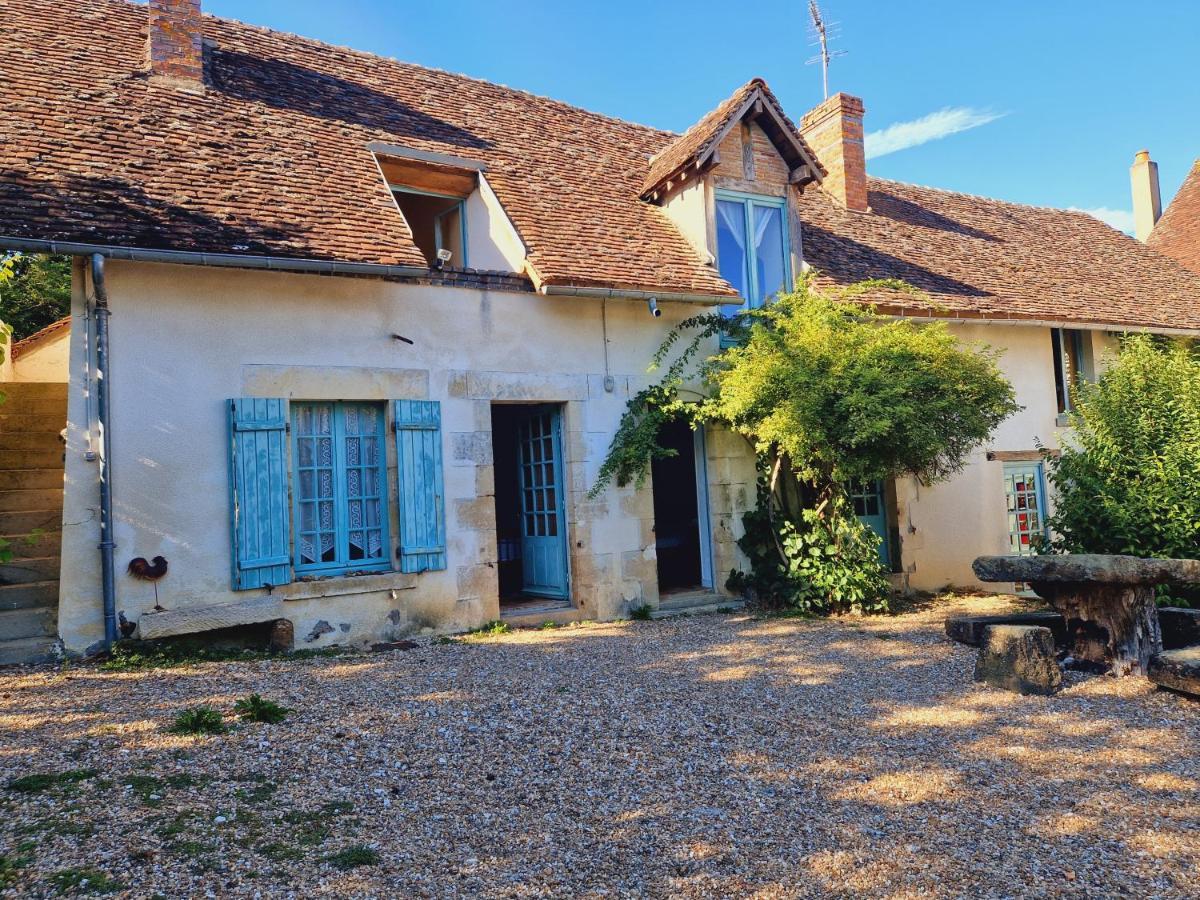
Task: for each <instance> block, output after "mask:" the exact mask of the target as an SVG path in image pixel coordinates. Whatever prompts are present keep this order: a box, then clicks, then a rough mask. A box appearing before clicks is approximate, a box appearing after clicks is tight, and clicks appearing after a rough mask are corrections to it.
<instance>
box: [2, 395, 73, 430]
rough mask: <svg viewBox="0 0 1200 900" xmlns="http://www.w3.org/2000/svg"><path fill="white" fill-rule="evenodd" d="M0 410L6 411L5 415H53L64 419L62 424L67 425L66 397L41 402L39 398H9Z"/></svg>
mask: <svg viewBox="0 0 1200 900" xmlns="http://www.w3.org/2000/svg"><path fill="white" fill-rule="evenodd" d="M0 409H4V414H5V415H53V416H56V418H59V419H62V424H64V425H65V424H66V418H67V400H66V397H62V398H61V400H41V398H38V397H7V398H6V400H5V402H4V403H2V404H0Z"/></svg>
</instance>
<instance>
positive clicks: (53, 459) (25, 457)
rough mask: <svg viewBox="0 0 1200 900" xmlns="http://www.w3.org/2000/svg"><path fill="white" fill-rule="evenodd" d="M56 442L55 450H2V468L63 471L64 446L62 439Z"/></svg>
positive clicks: (9, 470)
mask: <svg viewBox="0 0 1200 900" xmlns="http://www.w3.org/2000/svg"><path fill="white" fill-rule="evenodd" d="M55 443H56V445H57V446H55V448H54V449H53V450H0V470H2V471H5V472H14V471H19V470H21V469H57V470H58V471H59V472H60V473H61V472H62V470H63V461H64V460H63V454H64V447H63V443H62V441H59V440H57V439H56V440H55Z"/></svg>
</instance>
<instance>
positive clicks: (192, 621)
mask: <svg viewBox="0 0 1200 900" xmlns="http://www.w3.org/2000/svg"><path fill="white" fill-rule="evenodd" d="M283 618H285V616H284V612H283V602H282V601H281V600H279V599H278V598H277V597H270V596H267V597H252V598H250V599H249V600H243V601H241V602H238V603H220V604H214V605H212V606H185V607H182V608H180V609H164V610H162V611H161V612H147V613H142V616H141V618H140V619H138V637H140V638H141V639H142V640H145V641H152V640H158V639H159V638H165V637H175V636H177V635H183V634H198V633H200V632H204V631H218V630H220V629H223V628H234V627H236V626H238V625H263V624H266V623H267V622H274V621H277V620H279V619H283Z"/></svg>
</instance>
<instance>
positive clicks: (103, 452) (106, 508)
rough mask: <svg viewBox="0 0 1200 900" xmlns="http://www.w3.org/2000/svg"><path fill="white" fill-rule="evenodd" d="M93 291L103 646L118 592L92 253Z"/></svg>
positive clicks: (98, 283) (101, 298) (108, 641)
mask: <svg viewBox="0 0 1200 900" xmlns="http://www.w3.org/2000/svg"><path fill="white" fill-rule="evenodd" d="M92 290H93V291H94V292H95V294H96V306H95V312H94V315H95V317H96V419H97V426H98V427H99V429H100V544H99V548H100V581H101V590H102V591H103V597H104V646H105V648H106V649H111V648H112V645H113V642H114V641H116V639H117V591H116V585H115V582H114V578H113V549H114V548H115V547H116V544H115V543H113V521H112V469H111V468H110V464H109V449H110V440H109V412H110V404H109V396H108V387H109V377H108V375H109V371H108V317H109V316H110V315H112V312H111V311H110V310H109V308H108V289H107V287H106V286H105V284H104V254H102V253H93V254H92Z"/></svg>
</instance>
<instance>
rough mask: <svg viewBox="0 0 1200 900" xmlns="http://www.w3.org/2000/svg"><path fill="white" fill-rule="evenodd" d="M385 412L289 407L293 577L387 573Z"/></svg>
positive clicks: (351, 406) (340, 406) (359, 406)
mask: <svg viewBox="0 0 1200 900" xmlns="http://www.w3.org/2000/svg"><path fill="white" fill-rule="evenodd" d="M383 420H384V412H383V406H382V405H380V404H375V403H341V402H338V403H293V404H292V436H293V445H292V454H293V456H292V466H293V470H294V481H293V484H292V494H293V502H294V504H295V508H296V519H295V552H294V557H295V564H296V571H297V572H298V573H299V572H309V573H320V574H336V573H338V572H348V571H370V570H378V569H388V568H390V562H389V559H388V553H387V546H388V537H387V530H388V529H387V504H386V503H385V502H384V496H385V491H386V480H387V479H386V477H385V474H384V473H385V469H386V450H385V448H384V430H383Z"/></svg>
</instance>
